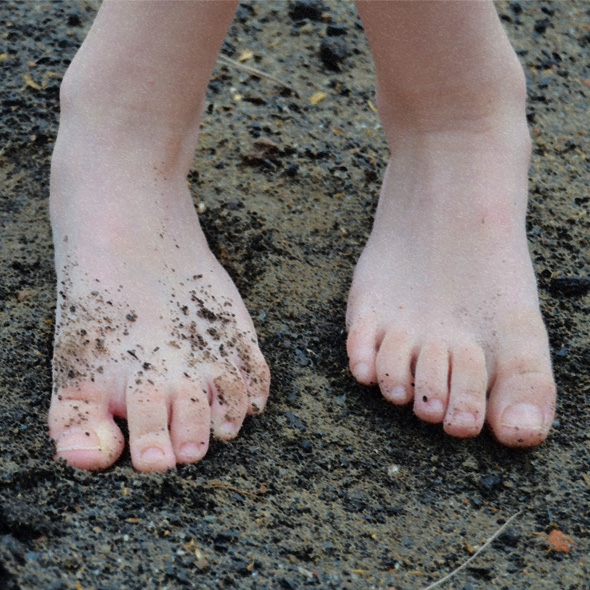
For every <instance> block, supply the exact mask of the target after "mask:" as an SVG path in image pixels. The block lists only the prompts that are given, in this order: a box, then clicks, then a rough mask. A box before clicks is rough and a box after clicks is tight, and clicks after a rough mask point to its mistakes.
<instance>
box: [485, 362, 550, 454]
mask: <svg viewBox="0 0 590 590" xmlns="http://www.w3.org/2000/svg"><path fill="white" fill-rule="evenodd" d="M555 395H556V394H555V382H554V381H553V377H552V374H551V373H549V372H539V371H535V372H528V373H519V374H515V375H514V374H513V375H512V376H509V377H506V378H502V374H501V373H500V375H499V376H498V378H497V380H496V383H495V384H494V387H493V389H492V392H491V394H490V401H489V408H488V422H489V425H490V427H491V429H492V431H493V433H494V435H495V437H496V438H497V439H498V441H499V442H500V443H502V444H504V445H506V446H509V447H534V446H537V445H539V444H541V443H542V442H543V441H544V440H545V439H546V438H547V434H548V433H549V429H550V428H551V424H552V422H553V417H554V414H555Z"/></svg>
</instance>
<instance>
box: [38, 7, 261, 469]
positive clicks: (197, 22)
mask: <svg viewBox="0 0 590 590" xmlns="http://www.w3.org/2000/svg"><path fill="white" fill-rule="evenodd" d="M236 4H237V2H236V1H233V0H232V1H216V2H209V1H188V2H187V1H176V2H169V1H167V0H164V1H150V2H128V1H112V0H106V1H105V2H104V4H103V6H102V8H101V10H100V12H99V14H98V16H97V19H96V22H95V24H94V26H93V28H92V30H91V31H90V33H89V35H88V38H87V39H86V41H85V42H84V45H83V46H82V48H81V49H80V51H79V53H78V55H77V56H76V58H75V60H74V61H73V63H72V65H71V66H70V68H69V70H68V72H67V74H66V77H65V79H64V83H63V86H62V117H61V123H60V131H59V136H58V139H57V143H56V147H55V152H54V156H53V162H52V178H51V216H52V223H53V229H54V236H55V250H56V266H57V274H58V291H59V297H58V310H57V328H56V341H55V355H54V378H55V388H54V389H55V391H54V394H53V398H52V403H51V409H50V416H49V426H50V433H51V436H52V437H53V438H54V439H55V440H56V444H57V456H58V457H62V458H64V459H65V460H66V461H67V462H68V463H70V464H71V465H73V466H76V467H80V468H86V469H98V468H104V467H107V466H108V465H110V464H112V463H113V462H114V461H115V460H116V459H117V457H118V456H119V454H120V453H121V451H122V448H123V437H122V435H121V432H120V431H119V428H118V427H117V426H116V424H115V422H114V421H113V415H115V416H121V417H124V418H127V421H128V426H129V437H130V449H131V457H132V460H133V464H134V465H135V467H136V468H137V469H140V470H142V471H152V470H164V469H167V468H170V467H173V466H174V465H175V464H176V463H191V462H194V461H197V460H199V459H200V458H202V457H203V455H204V454H205V452H206V450H207V445H208V440H209V430H210V428H212V430H213V433H214V434H215V435H216V436H218V437H220V438H225V439H229V438H232V437H234V436H235V435H236V434H237V432H238V430H239V428H240V425H241V423H242V420H243V419H244V416H245V415H246V413H255V412H258V411H261V410H262V409H263V407H264V404H265V401H266V397H267V394H268V384H269V377H268V368H267V366H266V363H265V362H264V359H263V358H262V355H261V353H260V351H259V349H258V346H257V343H256V335H255V332H254V327H253V325H252V321H251V319H250V317H249V315H248V312H247V311H246V308H245V307H244V304H243V303H242V300H241V299H240V296H239V294H238V293H237V291H236V289H235V287H234V285H233V283H232V282H231V280H230V278H229V277H228V276H227V274H226V273H225V271H224V270H223V269H222V268H221V267H220V266H219V264H218V263H217V261H216V260H215V259H214V257H213V255H212V254H211V252H210V251H209V248H208V247H207V243H206V240H205V238H204V236H203V233H202V231H201V229H200V227H199V222H198V220H197V217H196V215H195V211H194V208H193V204H192V201H191V197H190V194H189V191H188V188H187V183H186V174H187V172H188V170H189V167H190V165H191V163H192V159H193V153H194V147H195V143H196V140H197V135H198V130H199V123H200V118H201V109H202V105H203V102H204V98H205V92H206V89H207V84H208V80H209V77H210V75H211V70H212V69H213V66H214V64H215V60H216V57H217V53H218V51H219V47H220V45H221V42H222V40H223V38H224V35H225V34H226V31H227V29H228V27H229V25H230V23H231V19H232V16H233V12H234V10H235V7H236Z"/></svg>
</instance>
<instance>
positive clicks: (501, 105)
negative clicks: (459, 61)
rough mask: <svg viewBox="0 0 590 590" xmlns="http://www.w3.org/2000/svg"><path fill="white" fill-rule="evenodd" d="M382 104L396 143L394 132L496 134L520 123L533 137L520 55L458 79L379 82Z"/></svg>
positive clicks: (522, 130)
mask: <svg viewBox="0 0 590 590" xmlns="http://www.w3.org/2000/svg"><path fill="white" fill-rule="evenodd" d="M377 105H378V109H379V114H380V117H381V121H382V123H383V126H384V128H385V131H386V133H387V134H388V139H389V140H390V144H391V139H392V138H391V137H390V131H389V130H390V129H395V130H396V134H399V133H400V132H402V133H403V132H409V133H431V132H441V131H442V132H445V131H474V132H477V133H482V132H487V131H493V130H494V129H498V128H499V127H503V126H504V125H506V124H509V125H517V127H518V128H519V131H520V134H521V135H522V136H523V137H524V136H526V137H528V131H527V125H526V80H525V77H524V72H523V71H522V68H521V66H520V64H519V63H518V60H517V58H516V56H515V55H514V56H513V59H510V60H508V61H507V62H504V63H503V64H502V67H496V66H494V65H491V66H490V67H488V68H487V69H478V70H477V71H472V72H469V71H467V70H466V72H465V74H464V75H462V76H460V77H459V76H458V77H455V79H450V78H446V79H444V80H443V79H442V78H441V79H440V80H436V81H432V80H421V81H416V80H414V81H413V83H411V84H403V83H400V81H399V80H394V81H391V80H386V81H385V83H384V82H383V81H381V80H380V81H379V83H378V87H377Z"/></svg>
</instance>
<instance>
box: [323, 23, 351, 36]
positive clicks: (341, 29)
mask: <svg viewBox="0 0 590 590" xmlns="http://www.w3.org/2000/svg"><path fill="white" fill-rule="evenodd" d="M326 35H328V37H342V35H346V27H345V26H344V25H336V24H333V25H328V26H327V27H326Z"/></svg>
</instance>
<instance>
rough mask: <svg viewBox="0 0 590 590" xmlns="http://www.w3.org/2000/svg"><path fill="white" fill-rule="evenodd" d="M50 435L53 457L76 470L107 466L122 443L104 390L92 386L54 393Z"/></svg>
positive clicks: (118, 452) (117, 456) (50, 411)
mask: <svg viewBox="0 0 590 590" xmlns="http://www.w3.org/2000/svg"><path fill="white" fill-rule="evenodd" d="M49 435H50V436H51V438H52V439H53V440H54V441H55V445H56V453H55V459H64V460H65V461H66V462H67V464H68V465H70V466H72V467H76V468H77V469H90V470H99V469H106V468H107V467H110V466H111V465H112V464H113V463H114V462H115V461H116V460H117V459H118V458H119V456H120V455H121V453H122V451H123V448H124V444H125V443H124V439H123V435H122V433H121V431H120V430H119V427H118V426H117V425H116V424H115V422H114V420H113V416H112V414H110V413H109V411H108V407H107V404H106V402H105V396H104V395H103V392H102V391H101V390H100V389H98V388H96V387H94V386H91V385H88V386H86V385H82V386H81V387H80V388H75V389H66V390H63V391H59V392H57V393H56V394H54V395H53V397H52V400H51V407H50V409H49Z"/></svg>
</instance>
